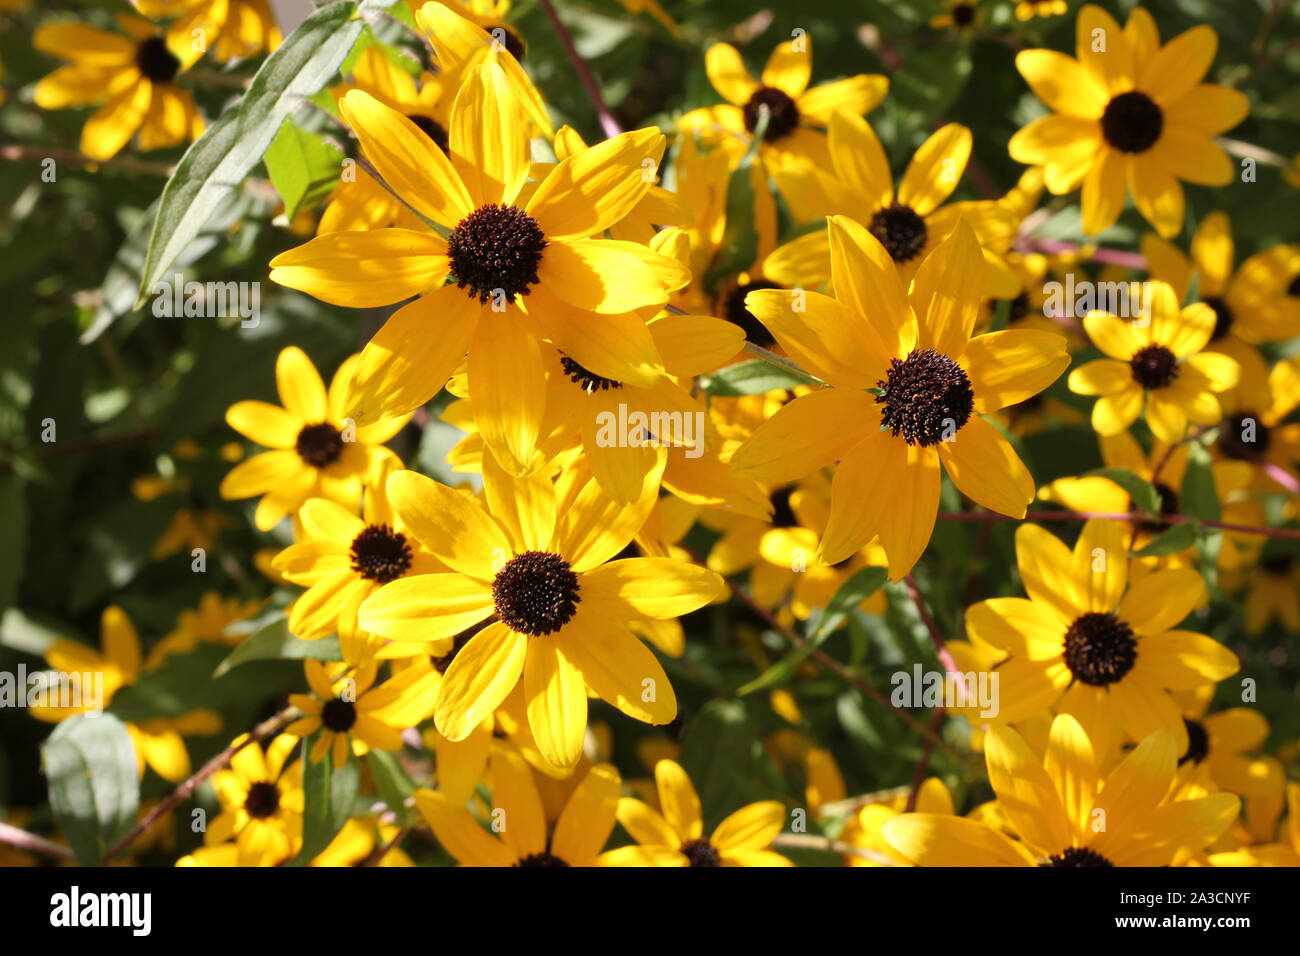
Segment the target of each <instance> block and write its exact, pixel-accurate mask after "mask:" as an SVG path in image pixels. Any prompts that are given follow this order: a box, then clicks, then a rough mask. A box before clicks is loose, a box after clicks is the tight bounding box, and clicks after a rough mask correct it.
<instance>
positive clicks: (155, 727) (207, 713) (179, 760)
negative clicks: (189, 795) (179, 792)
mask: <svg viewBox="0 0 1300 956" xmlns="http://www.w3.org/2000/svg"><path fill="white" fill-rule="evenodd" d="M221 726H222V721H221V715H220V714H218V713H217V712H216V711H213V710H208V709H207V708H199V709H197V710H191V711H189V712H188V713H185V714H181V715H180V716H179V717H157V718H154V719H152V720H139V721H133V722H131V723H128V724H127V725H126V730H127V733H128V734H129V735H130V737H131V745H132V746H133V747H134V748H135V760H136V770H137V771H138V772H139V774H140V776H141V777H143V776H144V770H145V767H152V768H153V770H154V772H155V773H157V774H158V776H160V777H162V778H163V779H164V780H167V781H170V782H171V783H180V782H181V781H182V780H184V779H185V778H186V777H188V776H189V775H190V771H191V769H192V765H191V763H190V752H189V750H188V749H187V748H186V746H185V738H186V737H211V736H213V735H214V734H218V733H220V732H221Z"/></svg>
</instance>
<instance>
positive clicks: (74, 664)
mask: <svg viewBox="0 0 1300 956" xmlns="http://www.w3.org/2000/svg"><path fill="white" fill-rule="evenodd" d="M99 621H100V623H99V635H100V637H99V641H100V646H101V647H102V648H103V652H102V653H101V652H99V651H96V650H95V649H94V648H91V647H87V646H86V645H85V644H82V643H81V642H80V641H70V640H67V639H65V638H59V639H57V640H55V641H54V642H53V643H52V644H51V645H50V646H49V649H48V650H46V652H45V662H46V663H47V664H49V665H50V667H52V668H53V669H54V670H55V671H57V672H59V673H61V674H68V675H80V676H81V682H82V683H81V693H82V701H81V704H80V705H77V704H74V703H73V702H72V701H71V700H69V702H68V705H67V706H59V705H57V704H55V705H49V704H42V705H39V706H35V707H30V708H28V709H29V710H30V712H31V715H32V716H33V717H35V718H36V719H37V720H44V721H48V722H49V723H58V722H60V721H63V720H67V719H68V718H69V717H74V716H76V715H77V714H81V713H85V712H87V711H89V710H94V709H96V708H97V707H99V708H103V707H107V706H108V705H109V704H111V703H112V702H113V697H114V695H116V694H117V692H118V691H119V690H121V689H122V688H123V687H128V686H130V685H131V684H134V683H135V682H136V680H137V679H138V678H139V677H140V636H139V634H137V633H136V630H135V625H133V624H132V623H131V619H130V618H128V617H127V616H126V612H125V611H123V610H122V609H121V608H120V607H117V606H116V605H110V606H108V607H106V608H104V613H103V614H102V615H100V619H99ZM101 676H102V679H103V682H104V685H103V699H102V700H87V699H86V698H87V696H88V695H91V696H93V694H94V692H95V691H96V690H98V688H96V687H94V683H97V682H98V681H99V679H100V678H101ZM87 678H90V681H89V682H88V681H87ZM69 686H70V687H71V686H73V685H71V684H70V685H69ZM51 696H54V695H51ZM59 696H60V697H62V693H61V692H60V695H59ZM69 697H71V694H69Z"/></svg>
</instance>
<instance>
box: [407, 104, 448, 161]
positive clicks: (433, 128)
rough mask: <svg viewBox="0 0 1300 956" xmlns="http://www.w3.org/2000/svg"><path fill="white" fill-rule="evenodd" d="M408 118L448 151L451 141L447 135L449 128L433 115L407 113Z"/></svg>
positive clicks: (444, 150) (441, 148) (441, 147)
mask: <svg viewBox="0 0 1300 956" xmlns="http://www.w3.org/2000/svg"><path fill="white" fill-rule="evenodd" d="M406 118H407V119H409V120H410V121H411V122H412V123H414V124H415V125H416V126H418V127H419V128H420V132H422V133H423V134H424V135H425V136H427V137H429V139H431V140H433V141H434V142H435V143H436V144H437V146H438V148H439V149H440V150H442V151H443V152H444V153H445V152H447V150H448V148H449V146H450V141H449V140H448V137H447V130H446V129H445V128H444V127H443V125H442V124H441V123H439V122H438V121H437V120H436V119H434V118H433V117H432V116H423V115H421V114H420V113H407V114H406Z"/></svg>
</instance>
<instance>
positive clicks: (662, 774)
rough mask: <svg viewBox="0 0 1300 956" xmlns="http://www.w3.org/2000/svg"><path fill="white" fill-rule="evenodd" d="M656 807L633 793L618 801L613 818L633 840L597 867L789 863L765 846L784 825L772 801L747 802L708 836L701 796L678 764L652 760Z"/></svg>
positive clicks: (782, 808)
mask: <svg viewBox="0 0 1300 956" xmlns="http://www.w3.org/2000/svg"><path fill="white" fill-rule="evenodd" d="M655 784H656V787H657V789H658V791H659V807H660V809H659V810H655V809H654V808H653V807H651V806H649V805H648V804H645V803H642V802H641V801H640V800H636V799H634V798H632V797H624V798H622V799H621V800H619V801H618V822H619V823H621V824H622V825H623V829H625V830H626V831H627V832H628V833H630V834H631V835H632V839H634V840H636V843H635V844H634V845H632V846H626V847H619V848H617V849H614V850H610V851H609V852H607V853H606V854H605V855H604V856H603V857H602V858H601V861H600V862H601V865H602V866H793V865H794V864H793V863H791V862H790V861H789V860H788V859H787V858H786V857H784V856H782V855H781V854H779V853H776V852H774V851H772V850H770V849H768V847H769V846H770V845H771V843H772V840H773V839H774V838H775V837H776V835H777V834H778V833H780V832H781V828H782V827H783V826H784V825H785V806H784V805H783V804H781V803H780V802H779V801H776V800H763V801H760V802H759V803H751V804H749V805H748V806H746V807H741V808H740V809H739V810H737V811H735V812H734V813H732V814H730V815H729V816H727V817H726V818H725V819H724V820H723V821H722V822H721V823H719V824H718V826H717V827H716V828H715V829H714V831H713V832H712V833H711V834H709V835H708V836H705V835H704V820H703V817H702V816H701V811H700V798H699V795H698V794H697V793H696V792H695V787H694V786H693V785H692V784H691V779H690V777H688V776H687V775H686V771H685V770H683V769H682V768H681V765H680V764H677V763H675V762H674V761H672V760H660V761H659V762H658V763H657V764H655Z"/></svg>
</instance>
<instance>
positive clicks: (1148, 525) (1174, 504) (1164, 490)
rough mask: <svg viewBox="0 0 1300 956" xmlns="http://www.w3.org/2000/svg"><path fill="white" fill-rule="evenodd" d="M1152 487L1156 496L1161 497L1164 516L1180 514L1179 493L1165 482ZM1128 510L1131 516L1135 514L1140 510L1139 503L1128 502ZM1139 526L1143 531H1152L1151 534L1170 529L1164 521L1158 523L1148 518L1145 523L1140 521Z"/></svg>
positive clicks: (1161, 510)
mask: <svg viewBox="0 0 1300 956" xmlns="http://www.w3.org/2000/svg"><path fill="white" fill-rule="evenodd" d="M1151 487H1153V488H1154V489H1155V490H1156V494H1157V495H1159V496H1160V513H1161V514H1162V515H1166V516H1168V515H1176V514H1178V513H1179V511H1178V507H1179V505H1178V492H1176V491H1174V489H1172V488H1170V487H1169V486H1168V485H1166V484H1165V483H1164V482H1163V481H1157V482H1156V483H1155V484H1153V485H1152V486H1151ZM1128 510H1129V514H1134V513H1136V512H1137V511H1138V510H1139V509H1138V506H1137V502H1135V501H1134V500H1133V499H1132V498H1130V499H1129V500H1128ZM1137 524H1138V527H1139V528H1141V529H1142V530H1143V531H1151V532H1156V531H1163V530H1164V529H1165V528H1167V527H1168V525H1167V524H1165V523H1164V522H1163V521H1157V520H1155V519H1154V518H1148V519H1146V520H1144V521H1139V522H1138V523H1137Z"/></svg>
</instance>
